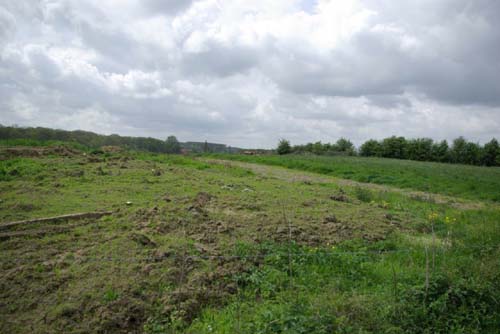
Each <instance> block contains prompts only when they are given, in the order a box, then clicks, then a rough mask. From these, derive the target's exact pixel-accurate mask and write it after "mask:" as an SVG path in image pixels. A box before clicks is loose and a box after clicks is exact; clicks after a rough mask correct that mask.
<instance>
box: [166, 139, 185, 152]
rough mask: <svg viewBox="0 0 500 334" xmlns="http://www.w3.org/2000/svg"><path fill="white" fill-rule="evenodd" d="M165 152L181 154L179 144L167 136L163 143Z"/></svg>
mask: <svg viewBox="0 0 500 334" xmlns="http://www.w3.org/2000/svg"><path fill="white" fill-rule="evenodd" d="M165 150H166V151H167V153H181V144H179V141H178V140H177V138H176V137H175V136H168V138H167V140H166V141H165Z"/></svg>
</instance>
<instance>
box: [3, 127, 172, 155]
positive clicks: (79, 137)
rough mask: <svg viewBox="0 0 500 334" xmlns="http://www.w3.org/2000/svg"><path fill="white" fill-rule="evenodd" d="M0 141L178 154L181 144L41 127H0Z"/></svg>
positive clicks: (170, 139)
mask: <svg viewBox="0 0 500 334" xmlns="http://www.w3.org/2000/svg"><path fill="white" fill-rule="evenodd" d="M0 139H4V140H5V139H12V140H14V139H29V140H38V141H63V142H73V143H78V144H80V145H83V146H86V147H89V148H93V149H99V148H100V147H102V146H120V147H123V148H126V149H131V150H138V151H149V152H155V153H180V152H181V144H180V143H179V141H178V140H177V138H176V137H175V136H169V137H168V138H167V139H166V140H160V139H156V138H151V137H127V136H119V135H117V134H112V135H109V136H108V135H100V134H97V133H93V132H89V131H82V130H76V131H66V130H58V129H49V128H42V127H36V128H32V127H26V128H25V127H16V126H2V125H0Z"/></svg>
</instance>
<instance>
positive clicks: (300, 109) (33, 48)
mask: <svg viewBox="0 0 500 334" xmlns="http://www.w3.org/2000/svg"><path fill="white" fill-rule="evenodd" d="M0 124H3V125H13V124H16V125H19V126H44V127H51V128H60V129H68V130H74V129H83V130H88V131H94V132H97V133H102V134H112V133H117V134H120V135H132V136H151V137H156V138H161V139H164V138H166V137H167V136H169V135H175V136H177V138H178V139H179V140H180V141H204V140H208V141H210V142H218V143H225V144H228V145H231V146H238V147H253V148H271V147H274V146H275V145H276V143H277V142H278V140H279V139H280V138H286V139H289V140H290V141H291V142H292V144H302V143H306V142H316V141H322V142H334V141H336V140H337V139H338V138H340V137H346V138H350V139H351V140H352V141H353V142H354V143H355V144H357V145H359V144H361V143H362V142H364V141H365V140H367V139H370V138H375V139H381V138H384V137H388V136H391V135H398V136H399V135H401V136H405V137H407V138H415V137H430V138H433V139H435V140H442V139H448V140H451V139H453V138H456V137H458V136H465V137H466V138H467V139H469V140H472V141H476V142H480V143H484V142H486V141H489V140H490V139H491V138H492V137H497V138H500V1H497V0H407V1H397V0H336V1H335V0H317V1H315V0H272V1H269V0H225V1H223V0H104V1H103V0H85V1H83V0H39V1H37V0H0Z"/></svg>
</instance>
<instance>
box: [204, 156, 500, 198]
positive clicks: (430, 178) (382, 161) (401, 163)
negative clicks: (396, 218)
mask: <svg viewBox="0 0 500 334" xmlns="http://www.w3.org/2000/svg"><path fill="white" fill-rule="evenodd" d="M211 156H213V157H215V158H219V159H227V160H236V161H244V162H253V163H259V164H266V165H271V166H281V167H286V168H290V169H296V170H302V171H309V172H314V173H319V174H324V175H330V176H335V177H338V178H342V179H350V180H354V181H358V182H365V183H375V184H384V185H391V186H394V187H398V188H405V189H414V190H420V191H426V192H430V193H436V194H444V195H451V196H456V197H461V198H468V199H480V200H491V201H496V202H500V168H495V167H492V168H490V167H477V166H469V165H459V164H446V163H437V162H421V161H410V160H399V159H387V158H372V157H370V158H365V157H351V156H310V155H309V156H307V155H257V156H252V155H236V154H214V155H211Z"/></svg>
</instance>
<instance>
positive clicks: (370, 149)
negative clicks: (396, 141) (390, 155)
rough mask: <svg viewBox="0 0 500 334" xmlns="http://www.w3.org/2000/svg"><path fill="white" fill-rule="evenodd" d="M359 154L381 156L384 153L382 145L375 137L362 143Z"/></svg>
mask: <svg viewBox="0 0 500 334" xmlns="http://www.w3.org/2000/svg"><path fill="white" fill-rule="evenodd" d="M359 154H360V155H362V156H364V157H379V156H381V155H382V145H381V144H380V143H379V142H378V141H376V140H375V139H370V140H367V141H366V142H364V143H363V145H361V147H360V149H359Z"/></svg>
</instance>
